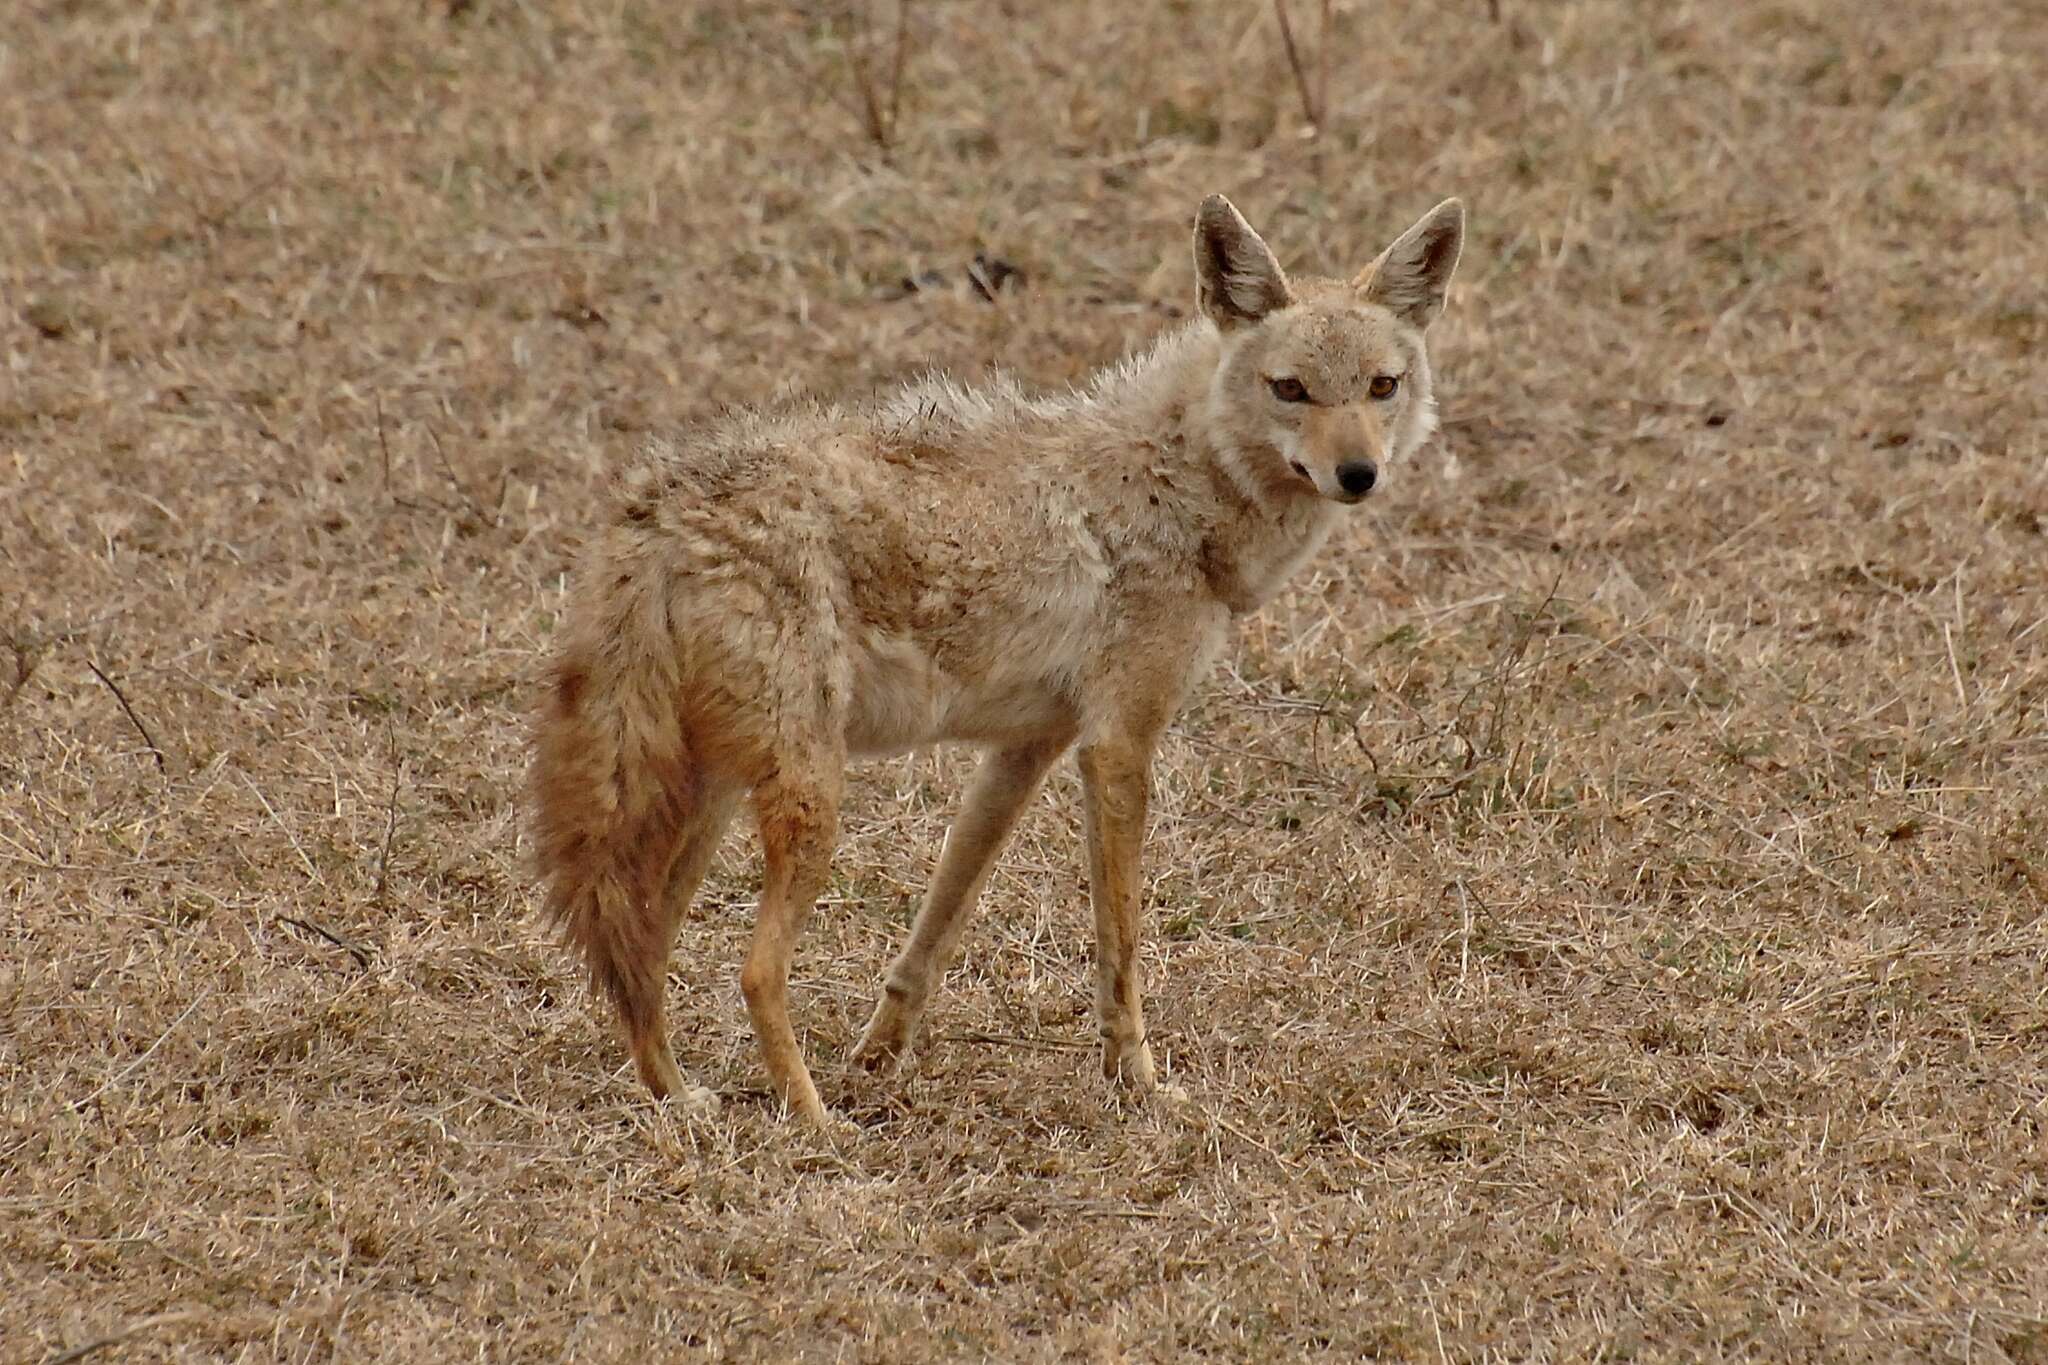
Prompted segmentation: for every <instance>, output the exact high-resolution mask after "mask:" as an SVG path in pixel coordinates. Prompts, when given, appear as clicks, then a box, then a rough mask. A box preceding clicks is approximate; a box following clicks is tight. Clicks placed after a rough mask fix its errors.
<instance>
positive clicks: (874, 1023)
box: [853, 995, 910, 1076]
mask: <svg viewBox="0 0 2048 1365" xmlns="http://www.w3.org/2000/svg"><path fill="white" fill-rule="evenodd" d="M909 1045H910V1020H909V1017H908V1016H907V1015H906V1014H905V1013H904V1011H903V1010H902V1009H901V1008H900V1007H899V1006H898V1005H897V1004H896V1002H895V1001H894V1000H892V999H890V998H889V997H888V996H886V995H885V996H883V997H882V1002H881V1003H880V1004H879V1005H876V1006H875V1015H874V1018H872V1019H870V1020H868V1026H867V1028H866V1029H865V1030H863V1031H862V1033H861V1036H860V1042H859V1043H858V1044H856V1045H855V1047H854V1049H853V1065H855V1066H857V1067H859V1068H860V1069H861V1070H863V1071H865V1072H867V1073H868V1074H869V1075H871V1076H886V1075H888V1074H889V1073H890V1072H891V1071H894V1070H895V1069H896V1066H897V1063H899V1062H901V1061H902V1060H903V1053H904V1050H905V1049H906V1048H907V1047H908V1046H909Z"/></svg>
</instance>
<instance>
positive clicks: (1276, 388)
mask: <svg viewBox="0 0 2048 1365" xmlns="http://www.w3.org/2000/svg"><path fill="white" fill-rule="evenodd" d="M1266 382H1267V383H1268V384H1270V385H1272V387H1273V396H1274V397H1275V398H1277V399H1279V400H1280V401H1281V402H1283V403H1306V402H1307V401H1308V389H1307V387H1306V386H1304V385H1303V384H1302V382H1301V381H1300V380H1299V379H1296V378H1294V377H1293V376H1292V375H1289V376H1288V377H1286V378H1285V379H1268V380H1267V381H1266Z"/></svg>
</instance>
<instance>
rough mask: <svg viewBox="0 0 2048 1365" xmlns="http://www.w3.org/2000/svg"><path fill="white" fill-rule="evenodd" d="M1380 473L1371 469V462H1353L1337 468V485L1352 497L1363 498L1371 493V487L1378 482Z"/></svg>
mask: <svg viewBox="0 0 2048 1365" xmlns="http://www.w3.org/2000/svg"><path fill="white" fill-rule="evenodd" d="M1379 478H1380V472H1379V470H1377V469H1375V468H1373V463H1372V461H1371V460H1353V461H1351V462H1350V463H1349V464H1340V465H1338V466H1337V483H1338V486H1339V487H1341V488H1342V489H1343V490H1344V491H1345V492H1346V493H1349V494H1350V495H1351V496H1352V497H1354V498H1357V497H1363V496H1364V495H1365V494H1367V493H1370V492H1372V486H1373V485H1374V484H1375V483H1378V482H1379Z"/></svg>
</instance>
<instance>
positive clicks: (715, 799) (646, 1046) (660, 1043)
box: [621, 789, 739, 1113]
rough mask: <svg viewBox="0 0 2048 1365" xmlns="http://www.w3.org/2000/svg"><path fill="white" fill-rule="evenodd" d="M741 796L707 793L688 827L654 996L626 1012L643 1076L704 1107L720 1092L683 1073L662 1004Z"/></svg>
mask: <svg viewBox="0 0 2048 1365" xmlns="http://www.w3.org/2000/svg"><path fill="white" fill-rule="evenodd" d="M738 800H739V794H738V793H737V792H735V791H732V790H730V789H721V790H718V791H713V792H707V793H706V794H705V797H704V801H703V805H702V807H701V809H700V810H699V812H698V814H697V818H696V819H695V820H694V821H693V822H692V823H691V825H690V827H689V828H688V829H687V830H686V831H685V832H684V835H683V839H682V841H681V844H680V845H679V847H678V849H677V851H676V855H675V862H674V863H673V864H672V865H671V866H670V868H669V871H668V890H667V895H666V896H665V897H664V898H663V899H662V900H661V901H660V903H659V905H658V906H657V907H656V908H657V913H658V914H659V915H660V916H661V918H660V920H659V922H658V927H657V935H656V939H655V944H656V954H655V956H656V962H657V966H656V968H655V970H654V972H653V974H652V980H651V990H649V991H648V992H647V996H648V998H647V999H646V1000H644V1001H643V1002H640V1003H639V1006H638V1008H636V1009H634V1010H632V1011H630V1012H629V1011H625V1010H622V1011H621V1013H623V1014H625V1017H626V1030H627V1033H628V1035H629V1036H630V1038H631V1041H632V1047H633V1064H634V1066H635V1067H636V1068H637V1069H638V1070H639V1072H640V1079H641V1080H642V1081H644V1082H645V1083H646V1085H647V1088H648V1089H649V1090H650V1091H652V1092H653V1093H654V1096H655V1098H656V1099H664V1098H670V1097H673V1098H675V1099H676V1100H678V1101H680V1102H682V1103H683V1104H685V1105H686V1106H688V1107H689V1108H690V1109H693V1110H695V1111H697V1112H700V1113H709V1112H710V1111H712V1110H714V1109H716V1108H717V1107H718V1097H717V1096H715V1095H713V1094H712V1093H711V1092H710V1091H709V1090H707V1089H705V1088H704V1087H703V1086H701V1085H691V1084H689V1083H688V1082H687V1081H685V1080H684V1079H683V1073H682V1072H681V1071H680V1070H679V1069H678V1068H677V1066H676V1059H675V1054H674V1053H673V1052H671V1051H670V1050H669V1042H668V1021H667V1017H666V1014H665V1012H664V1011H663V1008H662V998H663V994H664V991H665V988H666V986H667V978H668V960H669V954H670V953H671V952H672V951H673V949H674V948H675V941H676V931H677V930H678V929H679V928H680V927H681V926H682V922H683V915H684V914H685V913H686V912H687V911H688V910H689V908H690V902H691V901H693V900H695V899H696V896H697V888H698V887H699V886H701V885H702V884H703V882H704V874H705V873H706V872H708V871H709V870H710V869H711V860H712V858H713V857H714V856H716V854H717V853H718V845H719V841H720V840H721V839H723V838H724V837H725V827H726V826H727V825H728V824H730V823H731V821H732V812H733V807H734V805H735V804H737V802H738Z"/></svg>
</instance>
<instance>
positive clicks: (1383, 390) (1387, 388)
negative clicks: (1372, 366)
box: [1365, 374, 1401, 398]
mask: <svg viewBox="0 0 2048 1365" xmlns="http://www.w3.org/2000/svg"><path fill="white" fill-rule="evenodd" d="M1400 387H1401V381H1400V380H1398V379H1396V378H1394V376H1392V375H1390V374H1376V375H1374V376H1373V377H1372V383H1370V384H1368V385H1366V386H1365V391H1366V392H1367V393H1369V394H1371V395H1372V396H1373V397H1374V398H1392V397H1393V396H1394V390H1395V389H1398V388H1400Z"/></svg>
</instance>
